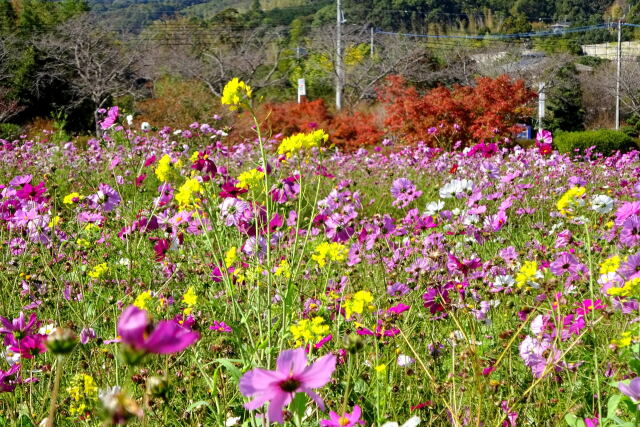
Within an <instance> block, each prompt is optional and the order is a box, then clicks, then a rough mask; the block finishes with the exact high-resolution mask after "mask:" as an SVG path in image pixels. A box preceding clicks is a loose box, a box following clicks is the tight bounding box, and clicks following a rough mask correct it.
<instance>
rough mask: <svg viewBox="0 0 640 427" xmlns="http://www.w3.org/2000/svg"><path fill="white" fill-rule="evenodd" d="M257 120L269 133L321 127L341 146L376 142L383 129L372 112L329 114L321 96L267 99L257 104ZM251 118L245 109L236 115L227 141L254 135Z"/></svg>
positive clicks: (332, 141)
mask: <svg viewBox="0 0 640 427" xmlns="http://www.w3.org/2000/svg"><path fill="white" fill-rule="evenodd" d="M257 116H258V120H259V121H260V123H261V124H262V126H263V129H265V130H266V131H267V132H268V133H269V134H271V135H276V134H282V135H284V136H289V135H292V134H295V133H299V132H309V131H311V130H313V129H324V130H325V131H326V132H327V133H328V134H329V136H330V140H329V142H330V143H331V144H334V145H336V146H338V147H340V148H343V149H345V150H356V149H358V148H360V147H362V146H365V145H369V144H374V143H376V142H379V141H380V139H381V138H382V136H383V131H382V130H381V129H380V128H379V127H378V126H377V125H376V120H375V116H374V114H372V113H364V112H340V113H338V114H336V115H333V114H331V112H330V111H329V109H328V108H327V106H326V104H325V102H324V100H323V99H321V98H320V99H316V100H314V101H306V102H302V103H300V104H298V103H297V102H282V103H269V104H265V105H263V106H261V107H259V108H258V112H257ZM252 125H253V121H252V119H251V116H250V115H249V113H246V112H245V113H243V114H241V115H239V116H238V118H237V119H236V121H235V124H234V131H233V133H232V134H231V138H230V140H231V141H237V140H238V139H245V138H254V137H255V133H254V132H253V131H251V126H252Z"/></svg>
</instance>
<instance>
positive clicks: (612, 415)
mask: <svg viewBox="0 0 640 427" xmlns="http://www.w3.org/2000/svg"><path fill="white" fill-rule="evenodd" d="M250 97H251V90H250V89H249V88H248V87H247V86H246V85H244V84H243V83H242V82H237V81H234V82H232V83H231V84H230V85H229V86H228V87H227V89H226V90H225V96H223V98H222V102H223V103H224V104H227V105H228V106H230V107H231V108H240V109H244V110H249V111H252V105H251V100H250ZM105 113H106V114H105V116H104V121H103V122H102V127H103V128H104V129H105V133H104V136H103V138H101V139H91V140H89V141H88V143H87V144H80V143H73V142H68V143H61V144H60V143H53V142H49V140H48V138H47V135H44V136H43V137H42V138H40V139H36V140H28V139H27V138H23V139H20V140H18V141H12V142H10V141H0V143H1V145H0V161H1V163H0V165H1V166H0V169H1V170H2V174H1V175H0V226H1V227H0V242H2V247H1V249H0V257H1V260H0V283H2V296H1V297H0V315H2V316H3V317H0V321H1V324H0V335H1V336H2V339H3V341H4V343H3V347H2V356H3V357H2V359H1V360H0V425H20V426H29V425H38V424H41V425H53V424H54V420H55V425H112V424H125V423H130V424H133V425H145V426H177V425H203V426H235V425H237V426H266V425H268V424H269V423H280V424H286V425H291V426H317V425H321V426H356V425H370V426H398V425H401V426H402V425H404V426H407V427H408V426H416V425H419V424H421V425H438V426H439V425H442V426H448V425H455V426H464V425H474V426H480V425H483V426H503V425H504V426H516V425H521V426H547V425H570V426H596V425H619V426H634V425H638V423H639V422H640V411H638V409H637V404H638V403H639V402H640V377H638V375H640V347H639V342H640V336H639V335H640V331H639V327H640V324H639V323H638V320H639V314H640V312H639V306H638V301H637V298H638V297H639V296H640V252H638V248H639V247H640V184H638V175H639V174H640V153H639V152H637V151H634V152H631V153H627V154H616V155H613V156H611V157H603V156H601V155H597V154H595V153H592V152H589V151H588V152H586V153H582V154H580V155H576V156H573V157H571V156H567V155H561V154H559V153H558V152H556V151H554V150H553V145H552V142H551V136H550V135H549V134H547V133H540V135H539V139H540V140H539V142H538V144H537V145H536V146H535V147H532V148H529V149H522V148H519V147H511V148H506V146H505V147H504V148H503V145H504V144H503V145H496V144H495V143H480V144H478V145H476V146H474V147H472V148H470V149H469V148H468V149H465V150H464V151H463V150H458V151H452V152H445V151H443V150H440V149H437V148H430V147H427V146H426V145H424V144H421V143H418V144H416V145H413V146H411V147H404V146H401V145H396V144H395V143H394V142H392V141H390V140H384V141H382V142H381V143H380V144H379V146H372V147H370V148H368V149H360V150H358V151H356V152H353V153H342V152H339V151H337V150H335V149H332V148H331V147H330V143H331V141H327V135H326V134H325V133H324V132H323V131H322V130H320V129H315V128H313V124H311V125H310V129H309V132H306V133H302V134H296V135H292V136H289V137H286V138H283V137H281V136H279V135H266V136H265V135H263V134H262V131H261V127H260V126H259V124H258V123H257V125H258V126H256V128H255V130H256V138H255V139H254V140H250V141H247V142H245V143H240V144H236V145H230V144H229V143H227V142H226V140H225V136H226V133H225V132H223V131H222V130H220V129H218V128H217V126H216V121H215V120H212V123H209V124H206V123H193V124H192V125H191V126H190V127H189V128H188V129H182V130H176V129H169V128H161V129H159V130H156V129H152V128H151V127H150V126H149V125H148V124H146V123H145V124H143V126H142V128H141V127H140V126H139V125H132V124H130V123H129V124H128V123H127V120H126V119H125V118H124V117H122V116H121V115H119V114H118V109H117V108H111V109H109V111H108V112H105ZM434 132H437V129H436V130H434Z"/></svg>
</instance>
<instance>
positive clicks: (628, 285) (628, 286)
mask: <svg viewBox="0 0 640 427" xmlns="http://www.w3.org/2000/svg"><path fill="white" fill-rule="evenodd" d="M607 293H608V294H609V295H611V296H614V297H623V298H628V297H633V298H635V297H637V296H638V295H640V277H634V278H633V279H631V280H627V281H626V282H625V284H624V285H623V286H622V287H621V288H609V289H608V290H607Z"/></svg>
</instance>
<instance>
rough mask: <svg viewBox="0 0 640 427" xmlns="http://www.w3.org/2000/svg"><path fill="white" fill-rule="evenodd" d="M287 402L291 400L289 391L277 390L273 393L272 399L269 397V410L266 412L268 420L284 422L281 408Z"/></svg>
mask: <svg viewBox="0 0 640 427" xmlns="http://www.w3.org/2000/svg"><path fill="white" fill-rule="evenodd" d="M289 402H291V394H290V393H286V392H284V391H278V392H277V393H275V395H274V396H273V399H271V403H270V404H269V411H268V412H267V415H268V416H269V422H276V423H280V424H284V419H283V418H282V408H284V407H285V405H287V404H288V403H289Z"/></svg>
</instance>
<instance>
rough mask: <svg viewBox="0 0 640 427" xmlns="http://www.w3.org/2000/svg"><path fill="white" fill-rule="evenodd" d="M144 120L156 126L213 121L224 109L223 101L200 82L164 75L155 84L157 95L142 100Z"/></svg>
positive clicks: (141, 113) (139, 118) (137, 107)
mask: <svg viewBox="0 0 640 427" xmlns="http://www.w3.org/2000/svg"><path fill="white" fill-rule="evenodd" d="M136 109H137V110H138V112H139V113H140V114H139V116H138V117H137V118H136V120H137V121H140V122H143V121H145V122H149V123H151V124H152V125H156V126H165V125H166V126H171V127H174V128H186V127H187V126H189V124H191V123H193V122H194V121H198V122H200V121H201V122H207V123H210V122H211V116H212V115H213V114H214V113H218V112H223V109H222V108H221V107H220V102H218V100H217V99H216V98H215V97H214V96H213V95H211V92H210V91H209V90H208V89H207V88H206V87H205V86H204V85H203V84H202V83H200V82H197V81H188V80H178V79H173V78H163V79H160V80H159V81H157V82H156V83H155V85H154V96H153V97H152V98H150V99H146V100H144V101H141V102H138V103H137V104H136Z"/></svg>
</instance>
